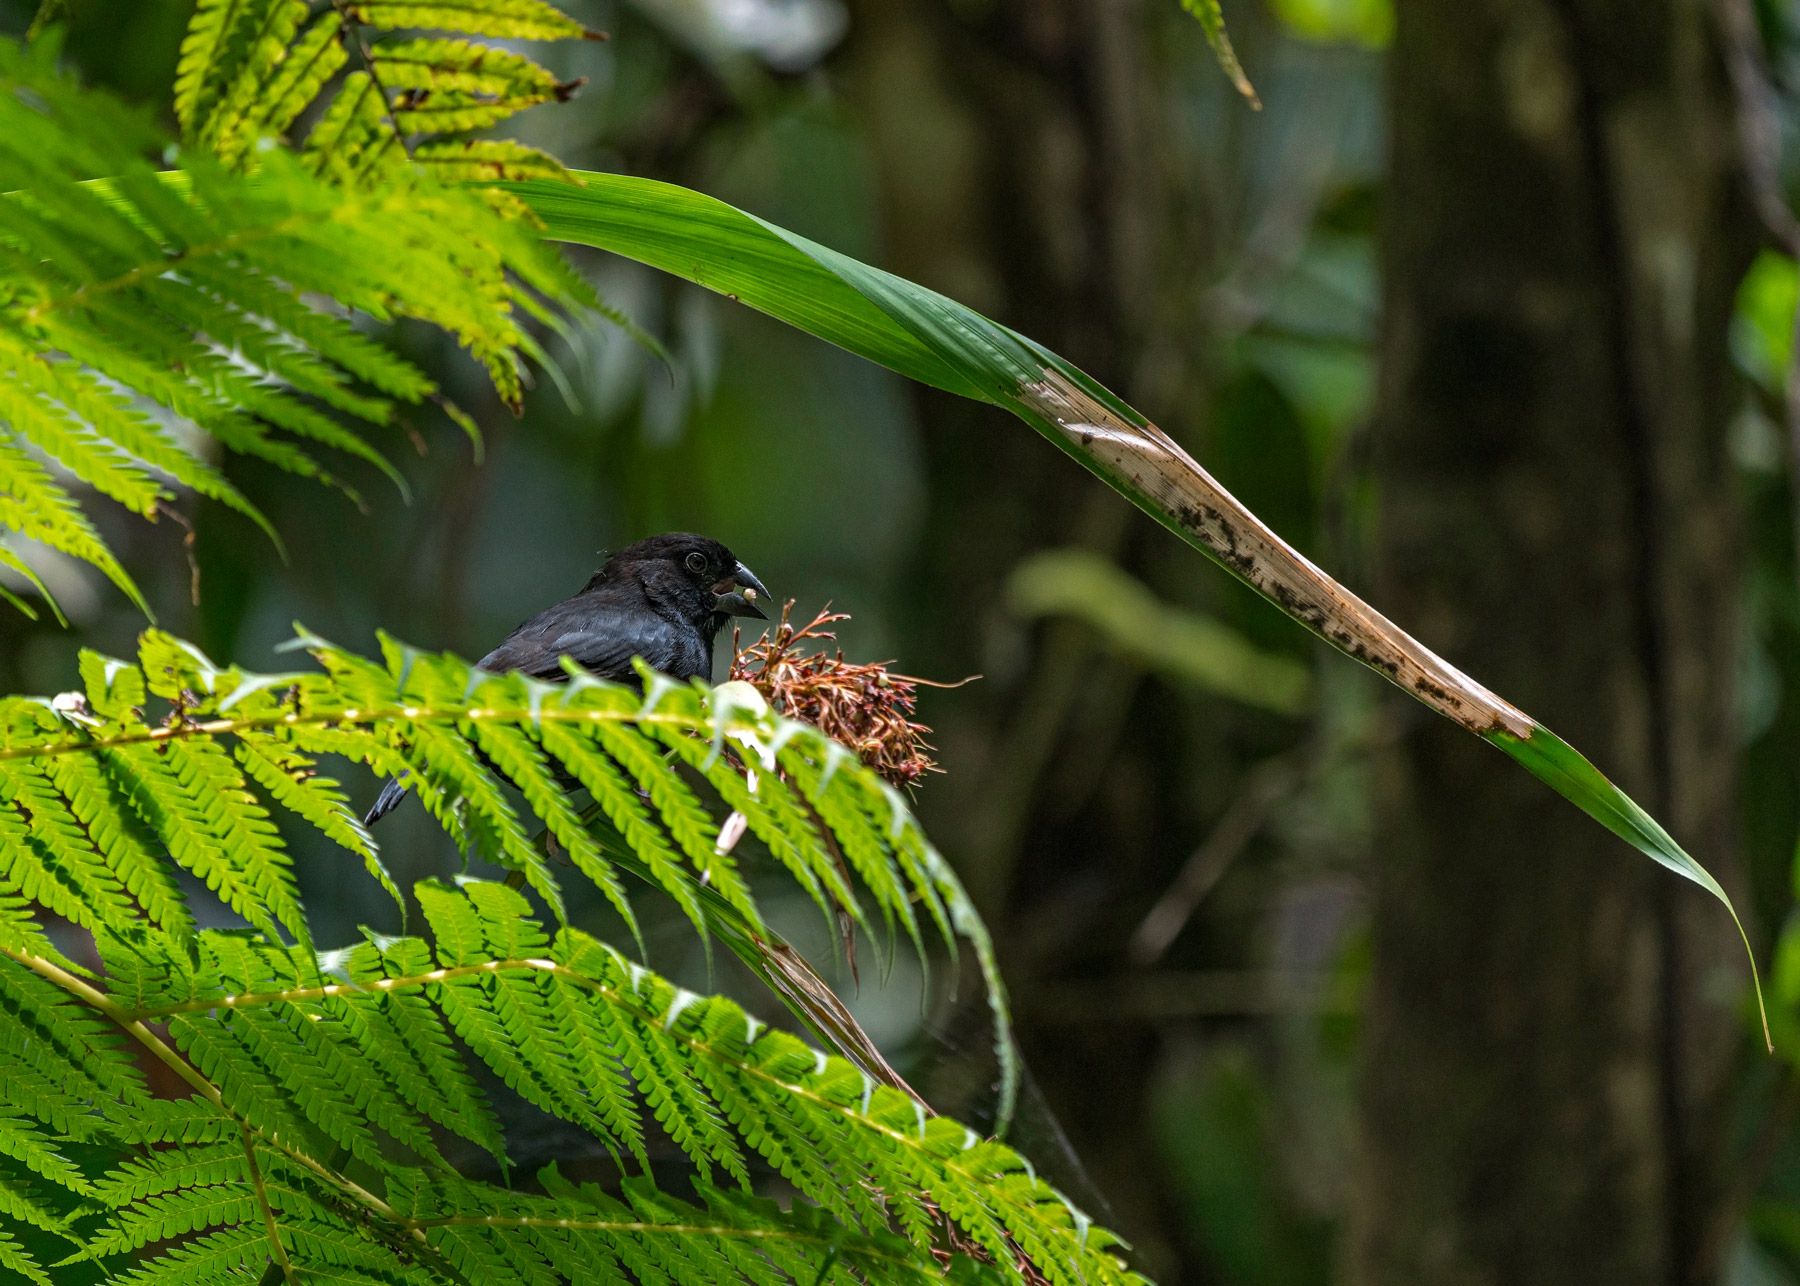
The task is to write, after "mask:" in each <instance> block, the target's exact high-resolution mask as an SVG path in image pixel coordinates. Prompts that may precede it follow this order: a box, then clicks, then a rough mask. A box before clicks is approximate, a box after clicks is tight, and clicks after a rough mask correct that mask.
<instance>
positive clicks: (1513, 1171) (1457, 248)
mask: <svg viewBox="0 0 1800 1286" xmlns="http://www.w3.org/2000/svg"><path fill="white" fill-rule="evenodd" d="M1719 39H1720V38H1719V33H1718V30H1717V28H1716V26H1715V18H1714V15H1713V12H1712V10H1711V9H1710V7H1709V6H1708V5H1706V4H1704V3H1702V2H1701V0H1632V2H1630V3H1627V2H1625V0H1616V2H1615V0H1455V2H1454V3H1452V2H1451V0H1401V2H1400V4H1399V12H1398V28H1397V33H1396V40H1395V45H1394V49H1393V56H1392V77H1393V79H1392V106H1391V131H1392V132H1391V138H1392V147H1393V153H1392V171H1391V172H1392V181H1391V187H1390V189H1389V191H1388V193H1387V196H1386V205H1385V210H1386V214H1385V227H1384V237H1385V248H1386V256H1387V264H1386V267H1387V276H1386V282H1387V286H1386V300H1385V317H1386V321H1385V334H1384V337H1383V345H1384V349H1383V381H1382V394H1381V414H1380V430H1381V446H1380V450H1381V455H1382V465H1381V467H1382V481H1383V484H1384V491H1383V494H1384V497H1385V504H1386V508H1385V512H1384V515H1383V520H1382V521H1383V527H1384V531H1385V538H1384V557H1385V566H1386V569H1387V572H1388V579H1389V584H1388V585H1387V587H1386V590H1385V593H1384V595H1383V597H1382V598H1380V599H1379V600H1378V601H1380V602H1382V604H1383V605H1384V607H1387V606H1391V608H1392V609H1393V613H1394V615H1395V618H1396V619H1397V620H1400V621H1402V622H1404V623H1405V624H1406V625H1407V627H1408V628H1409V629H1412V630H1413V631H1414V632H1416V633H1418V634H1419V635H1420V636H1421V637H1422V638H1424V639H1425V640H1426V641H1427V642H1429V643H1430V644H1431V645H1432V646H1434V647H1436V648H1438V649H1439V650H1440V651H1442V652H1444V653H1445V654H1446V655H1448V656H1449V657H1451V658H1452V659H1453V660H1455V661H1456V662H1458V663H1459V664H1462V665H1463V666H1465V668H1467V669H1469V670H1470V671H1471V672H1472V673H1473V674H1475V675H1476V676H1477V677H1478V678H1480V679H1481V680H1482V681H1484V682H1486V683H1488V684H1490V685H1492V686H1493V687H1494V688H1495V689H1496V690H1497V691H1499V692H1502V693H1504V694H1506V696H1508V697H1509V698H1511V699H1513V700H1515V701H1517V702H1518V703H1519V704H1521V705H1522V706H1523V707H1524V708H1525V709H1527V710H1529V711H1531V712H1532V713H1533V714H1535V715H1536V716H1538V717H1539V718H1541V719H1543V720H1545V721H1546V722H1547V723H1549V724H1550V725H1551V726H1552V727H1555V728H1556V729H1557V730H1558V731H1559V732H1561V733H1562V734H1563V735H1564V736H1565V737H1566V738H1567V739H1568V740H1570V741H1571V742H1573V743H1574V744H1575V745H1577V746H1580V747H1581V748H1582V749H1583V750H1584V751H1586V752H1587V753H1588V754H1589V756H1590V757H1592V758H1594V759H1595V760H1596V762H1598V763H1599V764H1600V765H1601V767H1602V768H1603V769H1604V770H1606V771H1608V772H1609V773H1611V774H1613V775H1614V777H1615V779H1616V780H1618V781H1620V782H1621V784H1622V785H1624V786H1625V788H1626V789H1627V790H1629V791H1631V792H1632V793H1633V794H1634V795H1635V796H1636V797H1637V798H1638V799H1639V801H1640V802H1642V803H1644V804H1645V806H1646V807H1648V808H1649V809H1650V810H1651V811H1652V812H1653V813H1655V814H1656V815H1657V816H1658V817H1660V818H1661V819H1662V820H1663V821H1664V822H1665V823H1666V824H1668V825H1669V826H1670V828H1671V830H1672V831H1673V832H1674V833H1675V834H1676V835H1677V836H1678V837H1679V838H1680V839H1681V840H1682V841H1683V842H1684V843H1685V844H1686V845H1687V846H1688V848H1689V849H1690V851H1692V852H1694V853H1695V854H1696V855H1697V856H1699V857H1700V858H1701V860H1702V861H1704V862H1706V863H1707V864H1709V865H1710V866H1711V867H1712V869H1714V870H1715V871H1718V870H1719V869H1720V868H1721V866H1723V865H1728V864H1729V859H1730V855H1731V852H1732V847H1733V811H1734V810H1733V758H1734V744H1733V737H1732V733H1731V726H1730V718H1729V714H1730V706H1731V678H1732V672H1733V668H1734V666H1733V657H1734V648H1733V642H1732V631H1733V625H1734V620H1733V617H1734V604H1735V592H1736V584H1735V581H1736V575H1735V569H1736V567H1737V558H1736V550H1735V546H1734V537H1733V525H1732V514H1731V505H1730V493H1731V478H1730V476H1729V471H1728V467H1727V458H1726V436H1727V435H1726V427H1727V425H1726V421H1727V418H1728V416H1729V413H1730V410H1731V407H1732V405H1733V398H1732V392H1731V387H1730V373H1729V366H1728V357H1727V352H1726V332H1727V323H1728V319H1729V317H1730V312H1731V304H1732V297H1733V292H1734V290H1735V287H1736V283H1737V281H1738V278H1739V276H1740V274H1741V272H1742V270H1743V268H1744V266H1745V263H1746V261H1747V257H1748V252H1749V245H1750V239H1749V229H1748V227H1747V214H1746V213H1745V210H1744V207H1743V204H1742V202H1741V200H1740V187H1739V175H1738V166H1737V158H1738V155H1739V148H1738V143H1737V135H1736V133H1735V130H1734V114H1733V107H1732V103H1731V101H1730V96H1729V92H1728V88H1727V84H1726V78H1725V75H1724V71H1723V60H1722V57H1721V53H1720V49H1719ZM1401 757H1402V759H1403V763H1402V764H1401V765H1399V767H1400V768H1401V770H1402V771H1399V772H1396V773H1395V778H1396V781H1397V782H1404V783H1405V786H1404V788H1400V787H1397V788H1396V789H1395V790H1394V791H1393V792H1392V797H1393V798H1392V806H1391V807H1390V808H1389V809H1388V812H1387V817H1386V821H1385V823H1384V830H1383V837H1382V838H1383V842H1382V843H1381V844H1379V845H1378V847H1377V862H1378V872H1377V886H1378V887H1377V895H1376V903H1375V946H1376V957H1375V958H1376V963H1375V977H1374V985H1373V989H1372V993H1371V998H1370V1008H1369V1014H1368V1038H1367V1046H1366V1065H1365V1089H1364V1096H1363V1113H1362V1122H1363V1152H1362V1158H1361V1162H1360V1174H1359V1176H1358V1182H1357V1184H1356V1190H1357V1209H1356V1210H1355V1212H1354V1216H1353V1227H1352V1236H1351V1240H1350V1246H1349V1260H1350V1264H1351V1267H1352V1270H1353V1272H1352V1276H1353V1278H1354V1279H1355V1280H1357V1281H1360V1282H1368V1283H1389V1282H1396V1283H1398V1282H1406V1283H1411V1282H1431V1283H1433V1284H1434V1286H1458V1284H1459V1283H1507V1284H1508V1286H1526V1284H1528V1283H1534V1282H1554V1283H1566V1282H1582V1283H1612V1282H1618V1283H1633V1284H1637V1283H1689V1282H1705V1281H1710V1280H1714V1279H1716V1276H1717V1271H1718V1267H1719V1258H1720V1253H1721V1250H1722V1246H1721V1244H1720V1240H1721V1238H1720V1236H1719V1229H1717V1228H1716V1227H1714V1226H1712V1224H1711V1222H1710V1214H1711V1212H1713V1211H1715V1210H1716V1209H1717V1208H1718V1204H1719V1203H1718V1195H1719V1188H1720V1180H1721V1176H1720V1156H1719V1153H1720V1150H1721V1146H1722V1137H1721V1135H1722V1130H1721V1128H1720V1126H1721V1121H1720V1108H1721V1092H1722V1086H1723V1082H1724V1077H1725V1073H1726V1070H1727V1065H1728V1063H1729V1061H1730V1058H1731V1056H1732V1054H1733V1053H1734V1051H1735V1050H1737V1049H1739V1048H1741V1041H1740V1036H1739V1033H1738V1029H1737V1027H1736V1018H1735V1015H1734V987H1733V984H1734V983H1735V982H1736V980H1737V979H1738V978H1739V977H1740V971H1739V970H1738V967H1737V965H1736V963H1735V962H1734V960H1733V952H1734V950H1735V946H1736V944H1735V935H1734V934H1733V933H1732V930H1731V928H1730V924H1729V922H1728V920H1727V919H1726V917H1725V915H1724V913H1723V912H1722V911H1721V910H1720V909H1719V907H1718V906H1717V905H1716V904H1714V903H1713V902H1712V901H1711V900H1710V899H1708V898H1707V897H1706V896H1705V895H1704V894H1702V893H1700V892H1699V891H1698V890H1696V889H1694V888H1692V887H1691V886H1688V885H1685V884H1682V883H1680V882H1679V881H1677V880H1676V879H1674V878H1673V877H1672V876H1671V875H1670V874H1669V873H1668V872H1666V871H1663V870H1661V869H1660V868H1656V867H1653V866H1652V865H1651V864H1650V863H1648V862H1646V861H1645V860H1644V859H1643V858H1641V857H1639V856H1638V855H1637V854H1635V853H1633V852H1631V851H1630V850H1629V849H1628V848H1627V847H1626V846H1624V845H1623V844H1621V843H1620V842H1619V841H1618V840H1616V839H1614V838H1612V837H1611V836H1610V835H1608V834H1607V833H1606V832H1604V831H1603V830H1602V829H1601V828H1600V827H1598V826H1596V825H1595V824H1594V823H1592V822H1591V821H1589V820H1587V819H1586V818H1584V817H1582V816H1581V815H1580V814H1578V813H1577V812H1576V811H1575V810H1573V809H1572V808H1570V807H1569V806H1568V805H1566V804H1564V803H1563V802H1562V801H1560V800H1559V799H1558V798H1556V797H1555V796H1554V795H1552V794H1551V793H1550V792H1549V791H1547V790H1546V789H1544V788H1543V787H1542V786H1539V785H1538V784H1537V783H1535V782H1533V781H1531V780H1530V779H1529V778H1527V777H1526V776H1524V775H1523V774H1522V773H1520V772H1518V771H1516V770H1515V769H1513V768H1511V767H1510V766H1509V765H1507V764H1506V763H1505V762H1504V761H1503V760H1501V759H1500V758H1499V757H1498V756H1496V755H1495V754H1494V753H1493V751H1491V750H1490V749H1488V748H1486V747H1484V746H1482V745H1481V744H1480V743H1479V742H1476V741H1475V740H1473V739H1471V738H1469V737H1468V736H1467V735H1465V734H1463V733H1461V732H1460V731H1458V730H1456V729H1454V728H1452V727H1450V726H1449V725H1447V724H1444V723H1442V722H1441V721H1440V722H1435V723H1433V724H1431V725H1430V726H1423V725H1422V726H1420V727H1419V728H1418V729H1417V730H1416V732H1415V734H1414V735H1413V736H1411V738H1410V739H1409V741H1408V743H1407V746H1406V749H1405V750H1404V751H1403V752H1402V756H1401Z"/></svg>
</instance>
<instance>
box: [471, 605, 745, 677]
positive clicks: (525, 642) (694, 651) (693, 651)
mask: <svg viewBox="0 0 1800 1286" xmlns="http://www.w3.org/2000/svg"><path fill="white" fill-rule="evenodd" d="M710 653H711V649H710V648H708V647H707V646H706V641H705V639H704V638H702V637H701V635H700V634H699V632H698V631H696V630H691V629H684V628H682V627H681V626H680V625H678V624H676V623H674V622H671V621H668V620H666V619H664V618H663V617H661V616H658V615H657V614H656V613H654V612H651V611H649V610H647V609H638V610H631V609H620V608H617V607H612V606H610V605H586V604H583V603H582V602H581V601H580V599H574V600H571V601H570V602H568V603H560V604H558V605H557V606H556V607H553V608H551V609H550V610H549V611H547V612H544V613H542V614H540V615H538V616H535V617H533V618H532V619H531V620H529V621H527V622H526V623H525V624H523V625H521V626H520V627H519V628H518V629H516V630H514V631H513V632H512V633H511V634H510V635H508V636H507V638H506V641H505V642H503V643H501V644H500V646H499V647H497V648H495V649H494V650H493V651H492V652H489V653H488V654H487V655H486V656H484V657H482V658H481V660H480V661H479V662H477V664H479V665H480V666H481V668H482V669H484V670H493V671H496V672H503V671H510V670H517V671H519V672H520V673H523V674H528V675H530V676H531V677H532V678H535V679H551V680H555V679H560V678H562V677H563V668H562V658H563V657H565V656H567V657H571V658H572V659H573V660H574V661H575V663H576V664H578V665H580V666H581V667H582V668H583V669H585V670H588V671H591V672H592V673H594V674H597V675H599V676H600V677H601V678H603V679H615V680H619V681H623V682H630V681H632V680H634V679H635V678H636V677H637V676H636V673H635V672H634V671H633V670H632V668H631V658H632V657H634V656H641V657H643V658H644V660H645V661H646V662H648V663H649V665H650V668H651V669H653V670H658V671H660V672H662V673H663V674H668V675H673V676H674V677H675V678H678V679H689V678H693V677H695V676H698V675H705V674H708V673H710V672H711V669H712V657H711V655H710Z"/></svg>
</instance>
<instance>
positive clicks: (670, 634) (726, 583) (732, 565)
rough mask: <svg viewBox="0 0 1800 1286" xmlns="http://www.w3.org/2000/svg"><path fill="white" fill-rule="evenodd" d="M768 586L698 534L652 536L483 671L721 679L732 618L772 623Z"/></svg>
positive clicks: (513, 638)
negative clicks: (718, 646) (573, 670)
mask: <svg viewBox="0 0 1800 1286" xmlns="http://www.w3.org/2000/svg"><path fill="white" fill-rule="evenodd" d="M758 595H761V596H763V597H767V595H768V590H766V589H764V588H763V583H762V582H761V581H759V580H758V579H757V578H756V576H755V575H754V574H753V573H752V572H751V571H750V569H749V568H747V567H745V566H744V565H743V564H742V563H741V562H739V561H738V560H737V558H736V556H735V555H733V554H732V552H731V551H730V550H729V549H727V548H725V546H724V545H721V544H720V543H719V542H718V541H716V540H708V539H707V538H706V537H704V536H696V535H693V534H692V533H689V532H670V533H668V534H666V535H662V536H651V537H650V538H649V539H647V540H640V541H638V542H637V543H636V544H635V545H629V546H627V547H626V548H624V549H621V550H619V551H618V552H617V553H615V554H613V555H612V556H611V557H610V558H608V559H607V560H606V564H605V565H604V566H603V567H601V568H600V570H599V571H597V572H595V573H594V574H593V576H591V577H590V578H589V579H588V583H587V584H586V585H584V586H582V588H581V592H580V593H578V594H576V595H575V596H574V597H573V598H568V599H564V600H563V601H562V602H560V603H558V604H557V605H556V606H554V607H548V608H545V609H544V610H543V611H541V612H539V613H538V614H537V615H536V616H534V617H532V618H531V619H530V620H528V621H526V622H524V623H523V624H522V625H520V626H519V627H518V628H517V629H515V630H514V631H513V632H512V633H511V634H508V635H507V636H506V638H505V639H504V640H503V641H502V642H501V644H500V646H499V647H497V648H495V649H494V650H493V651H492V652H489V653H488V654H487V655H486V656H484V657H482V658H481V660H480V661H478V662H476V664H477V665H479V666H480V667H481V668H482V669H484V670H492V671H494V672H495V673H505V672H508V671H514V670H516V671H518V672H520V673H522V674H528V675H530V676H531V677H533V678H536V679H548V680H551V681H553V682H554V681H560V680H562V679H564V678H566V677H567V674H566V672H565V671H564V670H563V668H562V658H563V657H565V656H566V657H570V658H571V659H573V660H574V661H575V662H576V664H578V665H580V666H581V667H582V668H583V669H585V670H587V671H589V672H590V673H593V674H596V675H598V676H600V677H601V678H603V679H613V680H616V681H618V682H621V683H630V684H634V685H635V684H636V683H637V681H638V680H637V672H636V671H635V670H634V669H633V668H632V665H631V660H632V658H633V657H639V656H641V657H643V658H644V660H645V662H646V663H647V664H648V665H649V666H650V668H651V669H653V670H656V671H658V672H659V673H662V674H666V675H668V676H670V677H671V678H675V679H692V678H700V677H706V676H710V675H711V673H712V650H713V639H714V638H715V637H716V636H717V634H718V632H719V629H720V627H721V626H723V625H724V624H725V621H726V619H727V618H729V617H732V616H754V617H757V618H760V619H766V618H763V614H762V612H761V611H759V610H758V609H757V607H756V603H755V600H756V598H757V596H758ZM406 792H407V788H406V786H405V784H404V781H403V779H401V778H398V777H396V778H395V779H393V780H392V781H390V782H388V783H387V785H386V786H384V787H382V790H381V794H380V795H379V796H377V797H376V800H375V805H374V807H372V808H371V809H369V813H368V816H367V817H365V818H364V819H363V821H364V824H365V825H371V826H372V825H374V824H375V823H376V822H377V821H380V820H381V818H383V817H385V816H386V815H387V814H388V813H390V812H392V811H393V810H394V809H395V808H396V807H398V806H399V804H400V801H401V800H402V799H405V798H406Z"/></svg>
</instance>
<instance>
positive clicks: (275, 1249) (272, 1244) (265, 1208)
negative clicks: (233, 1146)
mask: <svg viewBox="0 0 1800 1286" xmlns="http://www.w3.org/2000/svg"><path fill="white" fill-rule="evenodd" d="M238 1131H239V1133H241V1134H242V1135H243V1138H244V1166H245V1169H246V1170H247V1171H248V1173H249V1175H250V1189H251V1191H252V1192H254V1193H255V1194H256V1205H257V1208H258V1209H260V1210H261V1211H262V1217H263V1226H264V1227H266V1228H267V1229H268V1230H269V1257H270V1258H271V1259H272V1260H273V1261H274V1267H277V1268H279V1269H280V1270H281V1276H282V1278H283V1280H285V1281H289V1282H297V1281H298V1280H299V1279H298V1278H297V1277H295V1276H294V1265H293V1262H292V1261H291V1260H289V1259H288V1253H287V1247H286V1246H284V1245H282V1244H281V1230H280V1229H279V1228H278V1227H276V1225H275V1207H274V1206H272V1205H270V1204H269V1190H268V1188H267V1187H266V1186H265V1185H264V1184H263V1176H262V1166H260V1165H258V1164H257V1161H256V1137H255V1135H253V1134H252V1133H251V1132H250V1127H249V1125H247V1124H246V1123H244V1122H243V1121H241V1120H240V1121H239V1122H238Z"/></svg>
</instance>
